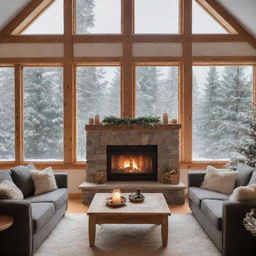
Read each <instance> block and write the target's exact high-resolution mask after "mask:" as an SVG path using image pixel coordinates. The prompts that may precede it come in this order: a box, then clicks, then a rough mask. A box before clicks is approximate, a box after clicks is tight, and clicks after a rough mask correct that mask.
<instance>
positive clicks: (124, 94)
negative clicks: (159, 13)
mask: <svg viewBox="0 0 256 256" xmlns="http://www.w3.org/2000/svg"><path fill="white" fill-rule="evenodd" d="M133 4H134V2H133V0H122V32H123V35H124V38H123V57H124V62H123V63H122V65H121V68H122V75H121V78H122V79H121V103H122V104H121V115H122V116H127V117H133V116H134V115H135V76H134V73H135V72H134V66H133V63H132V34H133V28H134V27H133V13H134V6H133Z"/></svg>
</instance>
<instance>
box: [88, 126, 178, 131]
mask: <svg viewBox="0 0 256 256" xmlns="http://www.w3.org/2000/svg"><path fill="white" fill-rule="evenodd" d="M180 128H181V124H160V125H156V126H139V125H132V126H127V125H123V126H107V125H86V126H85V130H86V131H106V130H108V131H166V130H178V129H180Z"/></svg>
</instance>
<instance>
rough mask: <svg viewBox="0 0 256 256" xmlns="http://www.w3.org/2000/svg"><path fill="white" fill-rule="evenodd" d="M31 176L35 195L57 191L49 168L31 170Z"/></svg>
mask: <svg viewBox="0 0 256 256" xmlns="http://www.w3.org/2000/svg"><path fill="white" fill-rule="evenodd" d="M31 174H32V179H33V181H34V185H35V195H39V194H43V193H46V192H50V191H53V190H56V189H58V187H57V184H56V180H55V177H54V174H53V170H52V168H51V167H48V168H46V169H44V170H42V171H38V170H32V171H31Z"/></svg>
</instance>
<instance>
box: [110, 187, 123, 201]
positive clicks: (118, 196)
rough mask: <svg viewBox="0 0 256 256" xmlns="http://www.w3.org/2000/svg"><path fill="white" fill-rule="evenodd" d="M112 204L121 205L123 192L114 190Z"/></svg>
mask: <svg viewBox="0 0 256 256" xmlns="http://www.w3.org/2000/svg"><path fill="white" fill-rule="evenodd" d="M112 203H113V204H121V191H120V190H119V189H115V190H113V195H112Z"/></svg>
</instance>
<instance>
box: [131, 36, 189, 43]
mask: <svg viewBox="0 0 256 256" xmlns="http://www.w3.org/2000/svg"><path fill="white" fill-rule="evenodd" d="M183 39H184V38H183V36H182V35H165V34H162V35H132V41H133V42H134V43H161V42H164V43H168V42H171V43H172V42H173V43H175V42H178V43H179V42H183Z"/></svg>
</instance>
